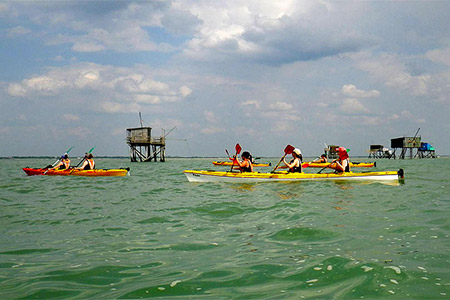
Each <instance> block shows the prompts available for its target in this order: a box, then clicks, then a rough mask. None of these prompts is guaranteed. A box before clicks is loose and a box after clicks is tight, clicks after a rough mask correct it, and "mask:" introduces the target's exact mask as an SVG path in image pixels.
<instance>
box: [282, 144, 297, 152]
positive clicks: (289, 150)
mask: <svg viewBox="0 0 450 300" xmlns="http://www.w3.org/2000/svg"><path fill="white" fill-rule="evenodd" d="M294 149H295V148H294V146H291V145H287V146H286V148H284V153H286V154H292V152H294Z"/></svg>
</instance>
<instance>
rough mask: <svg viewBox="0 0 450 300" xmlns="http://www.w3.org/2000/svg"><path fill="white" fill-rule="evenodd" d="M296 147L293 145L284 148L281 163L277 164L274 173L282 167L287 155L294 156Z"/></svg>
mask: <svg viewBox="0 0 450 300" xmlns="http://www.w3.org/2000/svg"><path fill="white" fill-rule="evenodd" d="M294 149H295V148H294V146H291V145H287V146H286V148H284V155H283V156H282V157H281V158H280V161H279V162H278V163H277V165H276V166H275V168H273V170H272V173H273V172H275V170H276V169H277V168H278V166H279V165H280V163H281V162H282V161H283V159H284V158H285V157H286V155H288V154H292V152H293V151H294Z"/></svg>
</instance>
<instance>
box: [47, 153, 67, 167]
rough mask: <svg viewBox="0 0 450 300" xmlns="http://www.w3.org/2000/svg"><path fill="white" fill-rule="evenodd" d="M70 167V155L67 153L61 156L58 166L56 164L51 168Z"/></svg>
mask: <svg viewBox="0 0 450 300" xmlns="http://www.w3.org/2000/svg"><path fill="white" fill-rule="evenodd" d="M68 168H70V159H69V156H68V155H67V153H66V154H64V155H63V156H61V159H60V160H59V162H58V163H57V164H56V166H54V167H53V168H51V169H53V170H66V169H68Z"/></svg>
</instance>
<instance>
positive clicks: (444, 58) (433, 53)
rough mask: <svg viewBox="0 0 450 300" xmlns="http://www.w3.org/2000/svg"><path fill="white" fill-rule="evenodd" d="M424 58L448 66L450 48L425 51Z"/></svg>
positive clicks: (449, 64)
mask: <svg viewBox="0 0 450 300" xmlns="http://www.w3.org/2000/svg"><path fill="white" fill-rule="evenodd" d="M425 57H426V58H428V59H429V60H431V61H433V62H435V63H440V64H443V65H446V66H450V48H445V49H435V50H430V51H427V53H425Z"/></svg>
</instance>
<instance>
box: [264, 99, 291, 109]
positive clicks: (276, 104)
mask: <svg viewBox="0 0 450 300" xmlns="http://www.w3.org/2000/svg"><path fill="white" fill-rule="evenodd" d="M269 108H270V109H273V110H277V111H287V110H292V108H293V106H292V104H289V103H287V102H284V101H277V102H274V103H271V104H270V105H269Z"/></svg>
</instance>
